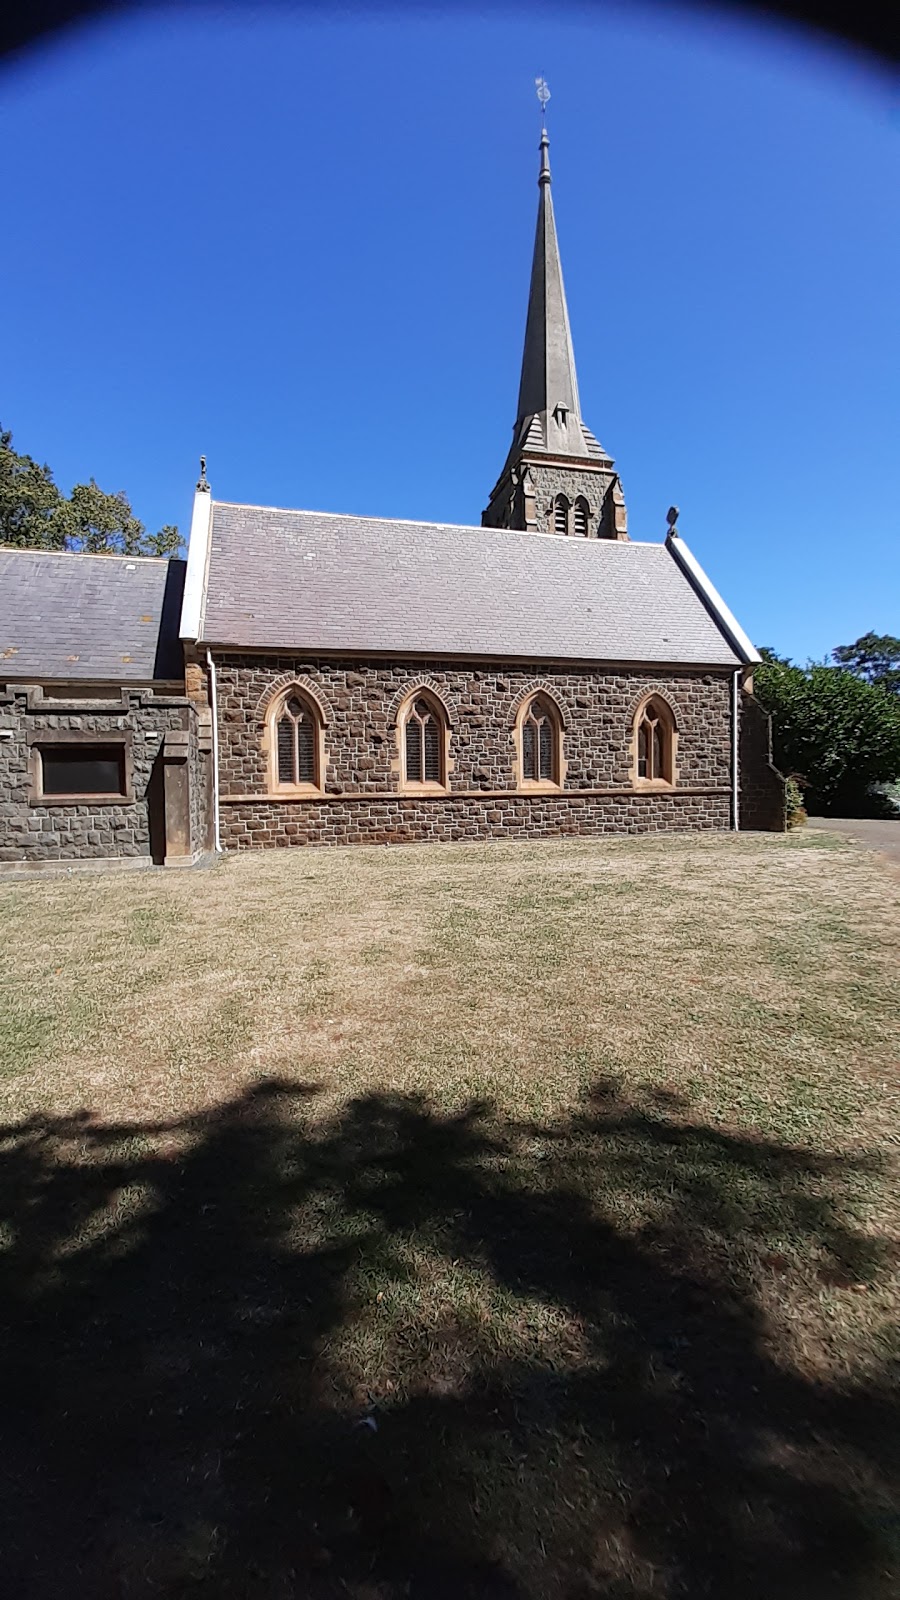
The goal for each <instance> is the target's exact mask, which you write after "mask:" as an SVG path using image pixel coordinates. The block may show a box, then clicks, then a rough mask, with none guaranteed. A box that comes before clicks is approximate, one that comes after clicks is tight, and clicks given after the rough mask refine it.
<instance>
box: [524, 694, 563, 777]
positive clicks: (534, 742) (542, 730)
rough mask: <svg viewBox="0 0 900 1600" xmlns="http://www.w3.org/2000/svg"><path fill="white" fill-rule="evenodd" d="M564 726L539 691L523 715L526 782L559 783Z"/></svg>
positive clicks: (553, 708)
mask: <svg viewBox="0 0 900 1600" xmlns="http://www.w3.org/2000/svg"><path fill="white" fill-rule="evenodd" d="M561 738H562V726H561V724H560V720H559V713H558V711H557V710H556V707H555V706H554V705H553V703H552V701H550V700H549V699H548V698H547V696H546V695H542V694H536V695H535V696H534V697H533V699H531V700H530V701H529V702H528V704H527V706H526V707H525V710H524V713H523V715H522V719H521V761H520V772H521V778H522V782H523V783H526V784H528V783H559V774H560V753H559V752H560V742H561Z"/></svg>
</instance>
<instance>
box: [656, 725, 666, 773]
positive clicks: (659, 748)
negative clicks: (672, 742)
mask: <svg viewBox="0 0 900 1600" xmlns="http://www.w3.org/2000/svg"><path fill="white" fill-rule="evenodd" d="M665 775H666V764H665V751H664V748H663V732H662V728H661V727H660V725H659V723H657V724H656V727H655V728H654V729H653V776H654V778H664V777H665Z"/></svg>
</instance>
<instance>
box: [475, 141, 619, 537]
mask: <svg viewBox="0 0 900 1600" xmlns="http://www.w3.org/2000/svg"><path fill="white" fill-rule="evenodd" d="M540 151H541V166H540V173H539V175H538V188H539V192H540V199H539V201H538V219H537V233H536V235H535V241H534V260H533V261H532V265H531V289H530V292H529V296H528V318H527V321H526V324H525V349H524V353H523V355H522V378H521V381H520V384H519V407H518V412H517V414H516V422H515V427H514V428H513V442H512V446H511V448H510V452H509V455H508V456H507V458H506V464H505V466H504V468H503V471H502V472H501V474H500V477H499V479H498V481H497V484H496V487H495V488H494V490H493V492H492V494H491V498H490V502H489V504H488V506H487V509H486V510H485V511H484V512H483V513H482V517H481V521H482V525H483V526H484V527H486V528H517V529H525V530H528V531H529V532H533V533H558V534H562V535H570V536H572V537H575V538H584V539H627V538H628V533H627V531H626V530H627V523H626V516H625V501H624V498H623V495H622V487H621V484H620V482H619V476H618V473H617V472H616V471H615V467H614V463H613V461H612V459H611V457H610V456H608V455H607V454H606V451H605V450H604V449H603V447H602V445H601V444H600V443H599V441H598V440H597V439H595V438H594V435H593V434H592V433H591V430H590V428H588V427H587V426H586V425H585V423H584V422H583V421H582V418H581V405H580V402H579V399H578V379H577V377H576V375H575V356H574V353H573V351H572V335H571V333H570V331H569V313H568V310H567V308H566V294H565V289H564V288H563V277H562V266H561V264H560V259H559V245H558V244H557V241H556V223H555V220H554V216H553V198H552V196H551V193H550V154H549V151H550V141H549V139H548V137H547V130H546V128H544V130H543V131H542V133H541V144H540Z"/></svg>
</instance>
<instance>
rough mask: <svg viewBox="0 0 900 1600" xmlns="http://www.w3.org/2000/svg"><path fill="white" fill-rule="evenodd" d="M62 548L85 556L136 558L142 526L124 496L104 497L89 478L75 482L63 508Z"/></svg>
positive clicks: (139, 548)
mask: <svg viewBox="0 0 900 1600" xmlns="http://www.w3.org/2000/svg"><path fill="white" fill-rule="evenodd" d="M65 515H66V548H67V549H68V550H83V551H85V552H86V553H87V554H88V555H101V554H103V553H104V552H105V551H109V552H115V553H116V554H119V555H123V556H137V555H140V554H141V553H142V551H143V540H144V536H145V532H146V530H145V528H144V524H143V523H142V522H140V521H139V520H138V518H137V517H136V516H135V515H134V513H133V511H132V509H131V506H130V504H129V502H128V496H127V495H125V494H123V493H122V492H121V490H120V491H119V493H118V494H104V492H103V490H102V489H100V488H98V486H97V484H96V483H95V482H94V479H93V478H92V479H91V481H90V483H76V485H75V487H74V489H73V490H72V493H71V496H70V497H69V500H68V503H67V508H66V514H65Z"/></svg>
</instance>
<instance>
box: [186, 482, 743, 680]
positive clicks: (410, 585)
mask: <svg viewBox="0 0 900 1600" xmlns="http://www.w3.org/2000/svg"><path fill="white" fill-rule="evenodd" d="M200 638H201V639H202V640H203V641H204V642H206V643H207V644H216V645H220V646H230V647H232V648H235V649H248V650H252V649H283V650H309V651H316V650H322V651H361V652H364V653H365V652H390V653H396V654H400V655H405V654H409V653H415V654H429V655H441V656H443V655H469V656H472V655H477V656H494V657H504V656H507V657H508V656H515V657H526V658H529V659H531V660H538V659H545V660H588V661H621V662H641V663H653V662H671V663H673V664H674V663H679V664H685V665H702V666H735V665H736V664H737V661H738V657H737V656H736V655H735V653H734V651H733V650H732V648H731V646H730V644H729V643H728V642H727V641H726V638H725V636H724V635H723V633H722V632H721V630H720V629H719V627H718V626H717V624H716V623H715V622H714V621H713V618H712V616H711V615H710V612H709V611H708V609H707V607H706V606H705V605H704V603H703V601H702V600H701V599H700V598H699V596H698V594H697V592H696V590H695V589H694V587H693V586H692V584H691V583H690V582H689V580H688V578H687V577H686V576H685V574H684V573H683V572H682V570H681V569H680V567H679V565H678V563H677V562H676V561H675V559H674V557H673V556H672V555H670V553H669V551H668V549H667V548H666V546H665V545H663V544H638V543H624V542H623V543H618V542H614V541H605V540H597V539H591V540H576V539H562V538H558V537H556V536H555V535H551V534H538V533H515V532H509V531H507V530H497V529H493V528H467V527H454V526H447V525H444V524H436V523H426V522H394V521H386V520H381V519H379V518H376V517H351V516H334V515H330V514H326V513H323V512H316V511H280V510H276V509H274V508H270V507H263V506H239V505H229V504H225V503H222V502H221V501H216V502H214V503H213V507H212V529H211V536H210V548H209V558H208V568H207V580H206V588H205V598H204V605H203V612H202V615H201V620H200Z"/></svg>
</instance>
